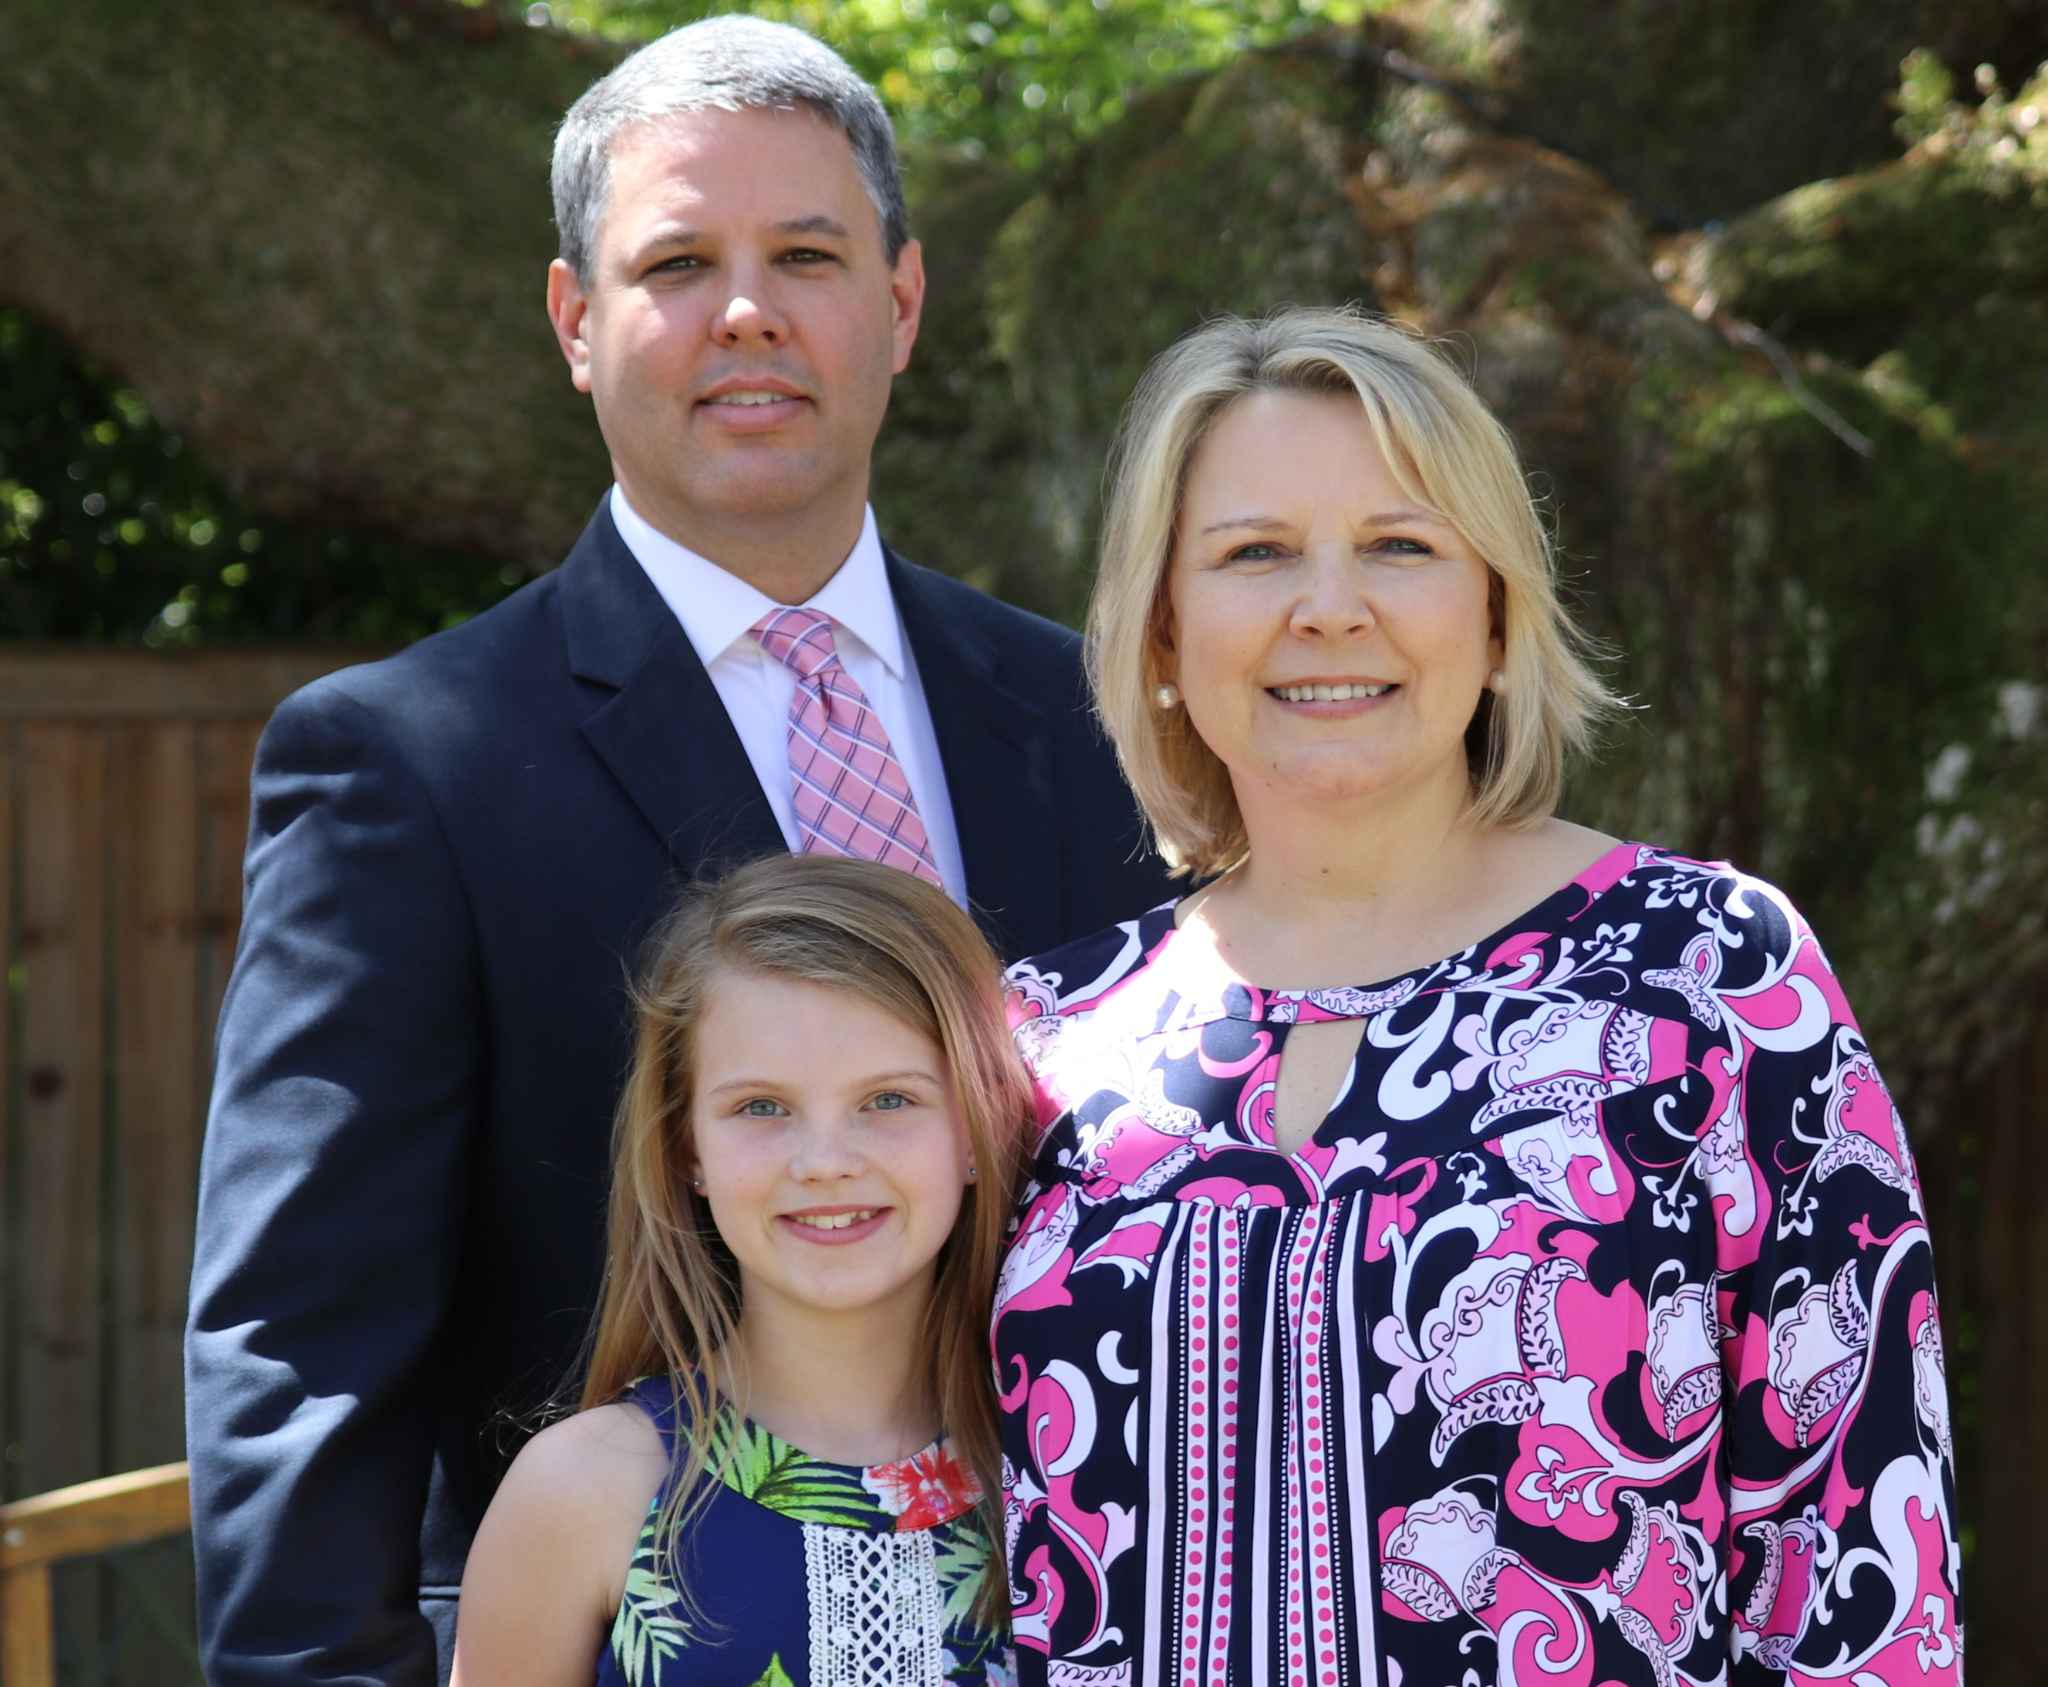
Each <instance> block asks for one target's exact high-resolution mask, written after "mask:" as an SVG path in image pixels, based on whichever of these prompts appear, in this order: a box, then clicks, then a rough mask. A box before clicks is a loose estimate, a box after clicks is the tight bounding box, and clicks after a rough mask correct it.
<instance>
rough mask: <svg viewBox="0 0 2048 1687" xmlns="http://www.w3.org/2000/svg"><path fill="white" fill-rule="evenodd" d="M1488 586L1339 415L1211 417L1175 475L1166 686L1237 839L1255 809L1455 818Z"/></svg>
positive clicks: (1263, 404)
mask: <svg viewBox="0 0 2048 1687" xmlns="http://www.w3.org/2000/svg"><path fill="white" fill-rule="evenodd" d="M1490 585H1491V572H1490V570H1489V569H1488V568H1487V566H1486V564H1485V563H1484V562H1482V561H1481V560H1480V559H1479V557H1478V556H1477V555H1476V554H1475V553H1474V551H1473V548H1472V546H1471V544H1470V543H1469V542H1468V541H1467V540H1466V539H1465V538H1464V536H1463V535H1462V534H1460V533H1459V532H1458V530H1457V529H1456V528H1455V527H1453V526H1451V524H1450V523H1449V521H1448V520H1447V519H1446V518H1445V517H1444V516H1443V515H1441V514H1439V513H1438V512H1436V511H1434V510H1429V509H1424V508H1422V507H1420V506H1419V505H1418V504H1417V503H1416V501H1415V500H1414V499H1413V498H1411V497H1410V496H1409V495H1408V494H1407V493H1405V492H1403V491H1402V490H1401V486H1400V483H1399V482H1398V481H1397V480H1396V479H1395V478H1394V475H1393V472H1392V470H1391V469H1389V467H1388V466H1387V463H1386V460H1385V459H1384V458H1383V457H1382V456H1381V454H1380V450H1379V447H1378V445H1377V444H1376V443H1375V441H1374V439H1373V435H1372V430H1371V428H1370V426H1369V425H1368V424H1367V421H1366V418H1365V413H1364V411H1363V410H1362V409H1361V407H1360V406H1359V403H1358V401H1357V400H1356V399H1355V398H1352V397H1349V396H1346V395H1323V394H1310V393H1292V392H1260V393H1253V394H1250V395H1248V396H1247V397H1244V398H1241V399H1237V400H1235V401H1234V402H1233V403H1232V404H1231V405H1230V406H1229V407H1228V408H1227V409H1225V410H1224V411H1222V412H1221V414H1219V415H1218V416H1217V418H1216V419H1215V421H1214V423H1213V424H1212V425H1211V427H1210V429H1209V432H1208V434H1207V435H1206V436H1205V437H1204V439H1203V440H1202V442H1201V444H1200V445H1199V446H1198V447H1197V449H1196V451H1195V455H1194V458H1193V460H1192V461H1191V463H1190V464H1189V468H1188V479H1187V489H1186V493H1185V496H1184V498H1183V500H1182V505H1181V511H1180V520H1179V524H1178V529H1177V533H1176V538H1175V544H1174V552H1173V556H1172V559H1171V561H1170V563H1169V565H1168V573H1167V601H1168V607H1169V616H1168V626H1167V629H1166V645H1167V649H1166V651H1165V654H1164V667H1165V671H1166V674H1167V677H1168V678H1170V679H1172V680H1173V681H1174V683H1175V684H1177V685H1178V686H1179V687H1180V690H1181V695H1182V698H1183V699H1184V702H1185V706H1186V708H1187V711H1188V718H1189V720H1190V721H1191V722H1192V724H1193V726H1194V729H1195V731H1196V732H1198V733H1199V734H1200V735H1201V738H1202V741H1203V743H1205V744H1206V745H1208V747H1209V749H1210V750H1211V751H1212V752H1213V753H1214V754H1215V755H1216V757H1217V758H1218V759H1219V760H1220V761H1221V762H1222V763H1223V765H1224V766H1225V767H1226V768H1228V769H1229V771H1230V779H1231V784H1232V787H1233V788H1234V789H1235V791H1236V793H1237V799H1238V804H1239V807H1240V809H1242V810H1243V811H1244V813H1245V814H1246V816H1247V820H1248V821H1250V820H1251V819H1252V817H1253V816H1255V815H1256V813H1257V812H1259V810H1260V809H1261V808H1262V807H1263V806H1264V804H1265V803H1266V802H1267V801H1268V800H1269V799H1277V800H1282V801H1285V802H1287V803H1298V802H1300V801H1304V800H1306V801H1312V802H1318V803H1327V804H1342V803H1345V802H1349V801H1354V800H1357V799H1360V798H1368V797H1369V798H1373V799H1376V800H1377V799H1382V798H1396V799H1398V798H1400V797H1402V796H1404V795H1409V794H1419V793H1425V792H1429V791H1442V792H1448V791H1450V790H1451V789H1452V788H1453V787H1455V790H1456V793H1457V795H1458V798H1459V800H1462V798H1463V795H1464V792H1465V791H1466V789H1467V787H1468V785H1469V774H1468V771H1467V767H1466V761H1465V729H1466V727H1467V726H1469V725H1470V724H1471V720H1472V715H1473V711H1474V710H1475V709H1476V708H1477V707H1478V703H1479V697H1480V693H1481V690H1482V688H1483V687H1484V686H1485V684H1486V678H1487V673H1488V671H1489V670H1490V669H1492V668H1494V667H1496V666H1497V665H1498V664H1499V663H1500V661H1501V644H1500V640H1499V639H1498V638H1497V637H1495V636H1494V632H1493V627H1492V616H1491V612H1490V608H1489V589H1490Z"/></svg>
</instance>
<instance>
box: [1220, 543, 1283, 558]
mask: <svg viewBox="0 0 2048 1687" xmlns="http://www.w3.org/2000/svg"><path fill="white" fill-rule="evenodd" d="M1279 555H1280V547H1279V546H1278V545H1275V544H1271V543H1269V542H1268V541H1266V540H1264V539H1254V540H1253V541H1252V542H1251V543H1250V544H1249V545H1237V546H1233V547H1232V548H1231V550H1229V551H1228V552H1227V553H1225V555H1224V558H1223V560H1224V561H1225V562H1271V561H1272V560H1273V559H1274V558H1275V557H1277V556H1279Z"/></svg>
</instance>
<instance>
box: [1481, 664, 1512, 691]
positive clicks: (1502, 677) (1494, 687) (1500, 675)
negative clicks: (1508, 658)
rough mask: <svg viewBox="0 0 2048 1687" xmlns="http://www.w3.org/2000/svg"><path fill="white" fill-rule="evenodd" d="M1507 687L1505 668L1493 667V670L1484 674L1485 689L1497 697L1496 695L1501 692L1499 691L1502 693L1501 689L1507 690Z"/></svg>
mask: <svg viewBox="0 0 2048 1687" xmlns="http://www.w3.org/2000/svg"><path fill="white" fill-rule="evenodd" d="M1507 688H1508V672H1507V669H1505V668H1495V669H1494V670H1493V671H1492V672H1491V673H1489V674H1488V675H1487V676H1486V689H1487V690H1488V691H1490V692H1492V693H1493V694H1494V695H1495V696H1496V697H1498V696H1499V695H1500V694H1501V693H1502V692H1503V691H1505V690H1507Z"/></svg>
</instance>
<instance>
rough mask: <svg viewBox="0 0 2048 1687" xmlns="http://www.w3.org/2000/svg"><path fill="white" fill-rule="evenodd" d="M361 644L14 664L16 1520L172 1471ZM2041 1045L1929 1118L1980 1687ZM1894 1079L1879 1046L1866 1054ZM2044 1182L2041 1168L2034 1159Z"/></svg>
mask: <svg viewBox="0 0 2048 1687" xmlns="http://www.w3.org/2000/svg"><path fill="white" fill-rule="evenodd" d="M358 654H360V653H356V652H345V651H321V650H312V651H301V650H294V651H284V652H263V653H222V654H208V655H204V656H199V657H192V658H170V657H155V656H146V655H140V654H125V653H106V652H98V653H93V652H79V651H75V650H47V651H38V650H34V649H24V648H21V647H16V648H14V649H12V650H9V649H7V648H6V647H4V646H0V968H4V976H5V978H6V982H7V989H6V993H5V996H4V1000H0V1501H4V1500H10V1499H18V1498H20V1497H22V1496H24V1495H27V1494H32V1493H38V1492H41V1491H44V1490H46V1489H50V1488H55V1487H59V1486H62V1485H65V1484H68V1483H73V1482H78V1481H83V1480H87V1479H89V1478H93V1477H98V1476H104V1475H109V1474H112V1473H115V1472H120V1471H127V1470H133V1469H136V1468H138V1467H141V1466H145V1465H154V1464H160V1463H163V1462H165V1461H168V1460H173V1459H176V1458H178V1457H180V1456H181V1454H182V1452H183V1446H184V1440H183V1415H182V1403H181V1389H180V1363H179V1344H180V1333H181V1329H182V1325H183V1319H184V1308H185V1292H186V1280H187V1276H188V1273H189V1270H190V1264H191V1248H192V1213H193V1199H194V1190H195V1183H196V1171H197V1166H198V1155H199V1142H200V1134H201V1128H202V1123H203V1121H204V1118H205V1107H206V1092H207V1084H208V1076H209V1068H210V1064H211V1056H210V1050H211V1040H212V1033H213V1022H214V1017H215V1014H216V1013H217V1011H218V1008H219V1003H220V995H221V990H222V988H223V986H224V985H225V983H226V979H227V971H228V967H229V963H230V961H231V959H232V957H233V953H234V943H235V933H236V928H237V923H238V919H239V915H240V907H241V855H242V845H243V838H244V833H245V832H246V830H247V825H248V770H249V763H250V758H251V755H252V754H253V752H254V749H255V743H256V737H257V734H258V732H259V730H260V729H261V725H262V722H263V720H264V718H265V717H266V716H267V715H268V714H269V712H270V710H271V709H272V708H273V707H274V706H275V704H276V703H277V702H278V700H279V699H281V698H282V697H283V696H284V695H285V694H286V693H287V692H289V691H291V690H292V689H294V688H295V687H297V686H298V685H301V684H303V683H304V682H305V681H307V680H309V679H311V678H314V677H315V676H317V675H318V674H321V673H324V672H326V671H328V670H329V669H331V668H334V667H338V666H340V665H342V664H343V663H344V662H346V661H350V660H354V659H356V657H357V655H358ZM2015 1011H2016V1012H2019V1013H2021V1014H2023V1015H2025V1016H2028V1023H2029V1024H2030V1025H2031V1026H2033V1027H2034V1028H2035V1034H2033V1035H2031V1036H2030V1037H2028V1038H2026V1039H2024V1040H2023V1041H2022V1044H2021V1046H2020V1048H2019V1050H2018V1052H2017V1053H2016V1054H2015V1055H2014V1056H2013V1057H2012V1059H2011V1060H2009V1061H2008V1062H2007V1063H2006V1064H2005V1065H2003V1066H2002V1067H2000V1068H1999V1069H1998V1070H1996V1071H1994V1072H1993V1073H1992V1074H1991V1075H1990V1076H1989V1077H1988V1078H1986V1079H1985V1080H1984V1081H1983V1082H1981V1083H1980V1084H1978V1085H1977V1086H1975V1087H1974V1088H1972V1089H1971V1090H1970V1091H1969V1092H1967V1093H1965V1094H1963V1095H1960V1096H1958V1097H1956V1098H1955V1099H1954V1100H1953V1101H1952V1102H1951V1103H1950V1106H1949V1108H1948V1109H1947V1116H1945V1117H1943V1118H1941V1119H1939V1120H1936V1119H1932V1118H1926V1117H1919V1118H1916V1119H1915V1120H1914V1121H1913V1122H1914V1124H1915V1125H1916V1128H1918V1130H1919V1132H1920V1137H1921V1148H1922V1152H1921V1169H1922V1173H1923V1176H1924V1178H1925V1182H1926V1186H1927V1192H1928V1197H1929V1207H1930V1217H1931V1221H1932V1225H1933V1230H1934V1238H1935V1248H1936V1256H1937V1259H1938V1262H1939V1265H1940V1269H1941V1281H1942V1305H1943V1312H1944V1323H1945V1326H1946V1331H1947V1340H1948V1351H1949V1361H1950V1381H1951V1387H1952V1390H1953V1392H1954V1394H1955V1404H1956V1413H1957V1421H1958V1430H1959V1437H1958V1454H1959V1463H1960V1467H1961V1478H1962V1485H1963V1493H1962V1499H1963V1517H1964V1522H1965V1527H1966V1530H1967V1532H1968V1534H1969V1537H1970V1541H1971V1552H1970V1580H1969V1583H1968V1588H1967V1595H1966V1597H1967V1598H1968V1602H1969V1612H1968V1618H1969V1637H1970V1677H1969V1678H1970V1680H1971V1682H1972V1683H1973V1687H2032V1684H2033V1683H2034V1682H2037V1681H2040V1680H2044V1679H2048V1638H2044V1631H2043V1630H2042V1628H2041V1625H2040V1624H2039V1623H2038V1622H2037V1620H2036V1618H2035V1606H2036V1604H2037V1603H2038V1601H2039V1598H2040V1584H2041V1573H2040V1572H2039V1571H2038V1570H2037V1568H2036V1567H2035V1562H2034V1556H2033V1540H2034V1535H2033V1530H2034V1516H2035V1511H2036V1508H2037V1507H2038V1506H2039V1505H2041V1504H2042V1503H2043V1501H2048V1485H2044V1482H2043V1476H2044V1470H2043V1462H2044V1455H2043V1454H2042V1452H2041V1451H2040V1450H2039V1448H2038V1445H2037V1437H2038V1434H2039V1430H2038V1427H2037V1422H2038V1420H2037V1419H2036V1417H2035V1414H2036V1413H2037V1412H2038V1411H2040V1410H2041V1403H2042V1402H2043V1401H2048V1292H2044V1291H2048V1223H2040V1222H2036V1220H2035V1218H2034V1215H2033V1211H2032V1202H2033V1200H2034V1199H2035V1198H2036V1192H2037V1191H2038V1189H2039V1187H2040V1185H2039V1184H2038V1182H2037V1181H2036V1180H2035V1179H2034V1177H2033V1176H2032V1173H2033V1171H2034V1170H2035V1169H2036V1166H2037V1163H2041V1162H2039V1161H2038V1159H2037V1156H2036V1153H2035V1146H2034V1141H2035V1136H2036V1133H2037V1131H2038V1129H2039V1128H2040V1127H2039V1118H2040V1114H2041V1111H2042V1106H2043V1098H2044V1097H2048V998H2043V997H2041V996H2040V995H2038V994H2035V995H2033V996H2030V997H2028V998H2027V999H2026V1000H2024V1001H2021V1002H2016V1003H2015ZM1878 1053H1879V1056H1880V1059H1881V1058H1882V1056H1883V1053H1884V1051H1883V1050H1882V1049H1880V1050H1879V1051H1878ZM2043 1169H2044V1170H2048V1164H2043ZM137 1553H138V1555H146V1556H138V1557H137V1558H136V1559H135V1560H134V1561H133V1562H130V1563H128V1564H127V1565H125V1566H123V1565H119V1564H117V1565H115V1566H113V1567H112V1568H108V1567H104V1566H103V1567H91V1566H81V1567H76V1568H67V1569H64V1570H61V1571H60V1572H59V1573H58V1577H57V1605H58V1619H59V1644H58V1653H59V1666H60V1671H61V1672H62V1679H64V1680H66V1681H67V1682H69V1683H82V1682H92V1681H101V1682H119V1683H127V1682H148V1683H151V1684H156V1683H168V1682H175V1681H179V1680H186V1681H196V1680H197V1679H198V1670H197V1665H196V1662H195V1661H194V1658H193V1655H192V1643H191V1614H190V1606H191V1579H190V1577H191V1572H190V1561H189V1556H188V1555H187V1554H186V1553H185V1552H184V1550H183V1549H182V1548H181V1547H180V1548H162V1547H153V1548H141V1549H137Z"/></svg>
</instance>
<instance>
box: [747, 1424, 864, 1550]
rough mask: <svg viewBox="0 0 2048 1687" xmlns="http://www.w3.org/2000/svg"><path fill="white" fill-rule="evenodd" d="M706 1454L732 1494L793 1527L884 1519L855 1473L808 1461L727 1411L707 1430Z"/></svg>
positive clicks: (848, 1524)
mask: <svg viewBox="0 0 2048 1687" xmlns="http://www.w3.org/2000/svg"><path fill="white" fill-rule="evenodd" d="M707 1455H708V1462H709V1465H710V1468H711V1469H713V1470H715V1471H716V1472H718V1475H719V1479H720V1480H721V1481H723V1482H724V1484H725V1485H726V1486H727V1487H728V1488H730V1489H732V1491H733V1492H734V1493H736V1494H738V1495H739V1496H740V1497H741V1498H742V1499H749V1500H752V1501H753V1502H754V1503H755V1504H756V1505H765V1506H766V1507H767V1508H768V1509H769V1510H770V1511H774V1512H779V1513H780V1514H781V1515H782V1516H784V1517H787V1518H790V1519H792V1520H793V1521H795V1522H798V1523H836V1524H839V1525H841V1526H842V1527H845V1528H850V1529H871V1528H875V1527H877V1526H878V1525H880V1524H883V1523H885V1522H886V1520H887V1514H886V1513H885V1512H884V1511H883V1510H882V1507H881V1505H880V1504H879V1502H878V1501H877V1500H876V1499H875V1496H874V1495H873V1494H871V1493H869V1492H868V1490H867V1489H866V1488H865V1487H863V1486H862V1485H861V1481H860V1477H859V1475H858V1473H856V1472H854V1471H851V1470H849V1469H847V1468H846V1467H844V1466H842V1465H834V1464H826V1463H824V1462H823V1461H822V1460H820V1459H814V1458H812V1457H811V1455H810V1454H808V1453H806V1452H804V1451H802V1450H801V1449H800V1448H796V1447H792V1446H791V1445H790V1444H789V1443H788V1442H787V1441H784V1440H782V1439H781V1438H780V1437H779V1436H777V1435H774V1434H771V1433H770V1432H769V1431H768V1430H765V1429H763V1428H762V1427H761V1426H760V1425H759V1424H757V1423H752V1422H750V1421H748V1420H747V1419H746V1418H743V1417H740V1416H739V1415H738V1414H737V1413H735V1412H734V1411H733V1410H732V1409H731V1408H730V1407H722V1408H721V1410H720V1411H719V1414H718V1420H717V1422H716V1423H714V1424H713V1425H712V1427H711V1431H710V1436H709V1447H708V1449H707Z"/></svg>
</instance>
